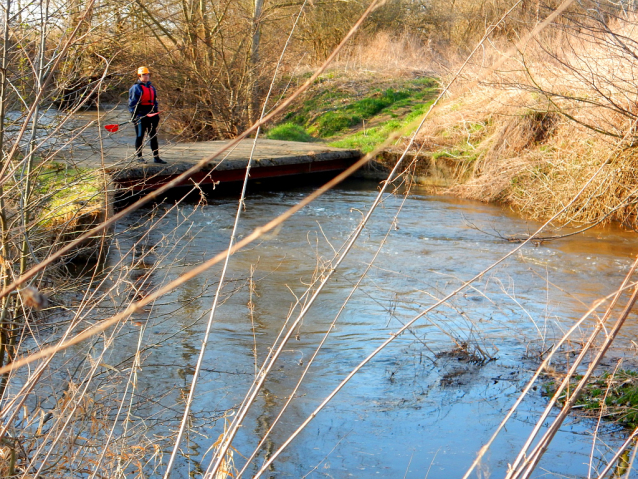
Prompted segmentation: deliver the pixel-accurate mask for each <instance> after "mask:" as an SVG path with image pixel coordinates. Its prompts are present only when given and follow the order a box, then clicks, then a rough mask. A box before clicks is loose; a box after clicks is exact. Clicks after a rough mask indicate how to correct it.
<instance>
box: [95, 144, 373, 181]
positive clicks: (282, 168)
mask: <svg viewBox="0 0 638 479" xmlns="http://www.w3.org/2000/svg"><path fill="white" fill-rule="evenodd" d="M253 142H254V140H252V139H246V140H242V141H241V142H240V143H239V144H238V145H237V146H236V147H235V148H234V149H232V150H229V151H225V152H224V153H222V154H220V156H219V157H217V158H215V159H214V160H212V161H210V162H208V163H207V164H206V165H204V167H203V168H202V169H201V170H200V171H199V172H197V173H195V174H194V175H192V176H191V178H190V179H189V180H187V181H184V182H183V183H182V185H192V184H193V182H197V183H200V184H203V185H205V184H213V183H214V184H217V183H218V182H221V183H225V182H233V181H242V180H243V179H244V175H245V171H246V166H247V165H248V159H249V158H250V153H251V150H252V148H253ZM228 143H230V141H207V142H200V143H178V144H173V145H170V146H169V145H165V146H162V147H161V149H160V153H161V157H162V158H163V159H164V160H165V161H166V162H167V164H166V165H161V164H154V163H153V162H152V160H151V161H149V162H148V163H146V164H140V163H138V162H137V161H136V160H135V158H134V155H133V153H134V152H133V151H132V148H131V147H130V146H127V147H120V148H114V149H110V150H109V153H108V157H109V158H110V159H112V160H117V161H114V162H111V163H107V164H106V165H105V169H106V171H107V173H108V174H109V176H110V177H111V178H112V180H113V182H114V183H115V184H116V186H117V187H118V188H126V189H128V190H132V191H137V192H142V191H146V190H153V189H155V188H158V187H160V186H162V185H164V184H166V183H168V182H169V181H171V180H172V179H174V178H175V177H176V176H177V175H179V174H181V173H183V172H184V171H186V170H188V169H189V168H191V167H192V166H193V165H195V163H197V162H198V161H199V160H200V159H201V158H206V157H210V156H212V155H213V154H215V153H216V152H218V151H220V150H221V149H222V148H223V147H224V146H226V145H228ZM119 150H122V151H119ZM147 150H148V147H146V148H145V151H147ZM359 158H361V152H360V151H358V150H347V149H342V148H331V147H327V146H324V145H321V144H318V143H300V142H295V141H279V140H261V139H260V140H257V145H256V148H255V151H254V153H253V163H252V166H251V171H250V178H251V179H262V178H275V177H281V176H289V175H301V174H309V173H319V172H328V171H340V170H344V169H346V168H347V167H348V166H350V165H352V164H353V163H354V162H355V161H356V160H358V159H359ZM147 159H148V157H147ZM96 166H97V165H96Z"/></svg>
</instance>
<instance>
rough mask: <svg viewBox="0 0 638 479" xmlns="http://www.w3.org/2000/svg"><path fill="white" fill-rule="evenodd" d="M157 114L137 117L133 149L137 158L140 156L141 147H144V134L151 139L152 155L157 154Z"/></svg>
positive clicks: (155, 155) (156, 155)
mask: <svg viewBox="0 0 638 479" xmlns="http://www.w3.org/2000/svg"><path fill="white" fill-rule="evenodd" d="M158 123H159V116H152V117H150V118H149V117H147V116H145V117H143V118H139V119H138V120H137V121H136V123H135V135H136V136H135V151H136V152H137V156H138V158H139V157H141V156H142V148H143V147H144V136H145V135H146V134H148V136H149V138H150V139H151V150H153V157H154V158H157V157H158V156H159V145H158V144H157V125H158Z"/></svg>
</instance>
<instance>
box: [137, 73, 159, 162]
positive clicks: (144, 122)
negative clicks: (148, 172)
mask: <svg viewBox="0 0 638 479" xmlns="http://www.w3.org/2000/svg"><path fill="white" fill-rule="evenodd" d="M128 109H129V111H130V112H131V121H132V122H133V124H134V125H135V152H136V153H137V161H139V162H140V163H146V161H145V160H144V158H143V157H142V148H143V147H144V137H145V136H146V135H148V137H149V139H150V141H151V150H152V151H153V163H161V164H164V165H165V164H166V162H165V161H164V160H162V159H161V158H160V157H159V145H158V143H157V125H158V124H159V115H158V114H157V113H159V107H158V103H157V90H155V87H154V86H153V85H152V84H151V72H150V71H149V69H148V68H147V67H139V68H138V69H137V81H136V82H135V84H134V85H133V86H132V87H131V89H130V90H129V91H128ZM149 114H153V115H152V116H149Z"/></svg>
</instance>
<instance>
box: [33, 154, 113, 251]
mask: <svg viewBox="0 0 638 479" xmlns="http://www.w3.org/2000/svg"><path fill="white" fill-rule="evenodd" d="M106 181H107V180H106V179H105V177H104V175H103V174H102V173H101V172H99V171H98V170H92V169H88V168H74V167H69V166H67V165H66V164H63V163H57V162H51V163H48V164H47V165H46V167H44V168H43V169H42V170H41V171H40V173H39V175H38V178H37V183H36V194H37V196H38V198H39V201H38V208H37V210H38V213H37V218H38V223H37V228H38V230H39V232H40V236H41V242H42V243H43V248H44V249H49V248H51V247H52V248H53V249H54V250H55V249H57V248H58V247H60V246H63V245H64V244H65V243H67V242H68V241H72V240H73V239H75V238H76V237H77V236H78V235H80V234H82V233H84V232H85V231H87V230H88V229H90V228H92V227H93V226H95V225H97V224H99V223H100V222H102V221H104V219H105V218H106V216H107V214H108V212H109V210H110V208H112V205H111V204H110V201H109V199H108V197H107V195H106V192H107V190H108V185H107V184H105V182H106ZM94 250H95V242H93V241H89V242H87V243H85V244H84V245H82V246H80V247H79V248H78V249H77V250H76V251H75V252H73V253H72V255H73V256H77V255H81V256H82V257H88V256H93V255H94V253H95V251H94Z"/></svg>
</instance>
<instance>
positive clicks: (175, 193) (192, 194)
mask: <svg viewBox="0 0 638 479" xmlns="http://www.w3.org/2000/svg"><path fill="white" fill-rule="evenodd" d="M334 176H335V173H334V172H328V173H313V174H310V175H308V174H305V175H290V176H283V177H276V178H264V179H259V180H249V182H248V185H247V190H246V194H247V195H255V194H262V193H268V192H273V191H288V190H291V189H292V190H294V189H296V188H302V189H303V188H317V187H319V186H321V185H323V184H325V183H326V182H327V181H329V180H330V179H332V178H333V177H334ZM360 182H361V180H349V183H353V184H357V183H360ZM364 183H366V184H369V182H365V181H364ZM241 189H242V182H225V183H220V184H217V185H216V186H213V185H201V186H200V187H197V188H194V187H192V186H179V187H177V188H172V189H170V190H169V191H167V192H166V193H164V194H163V195H162V197H161V198H158V199H156V200H154V203H155V204H157V203H162V202H169V203H174V202H178V201H179V202H181V203H186V204H188V203H190V204H192V203H198V202H200V201H208V200H211V199H215V200H220V201H236V200H238V199H239V195H240V194H241ZM144 194H146V192H142V193H131V192H119V193H117V196H116V198H115V203H114V205H115V209H116V210H120V209H122V208H125V207H127V206H129V205H130V204H132V203H134V202H135V201H137V200H138V199H139V198H140V197H141V196H143V195H144Z"/></svg>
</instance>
